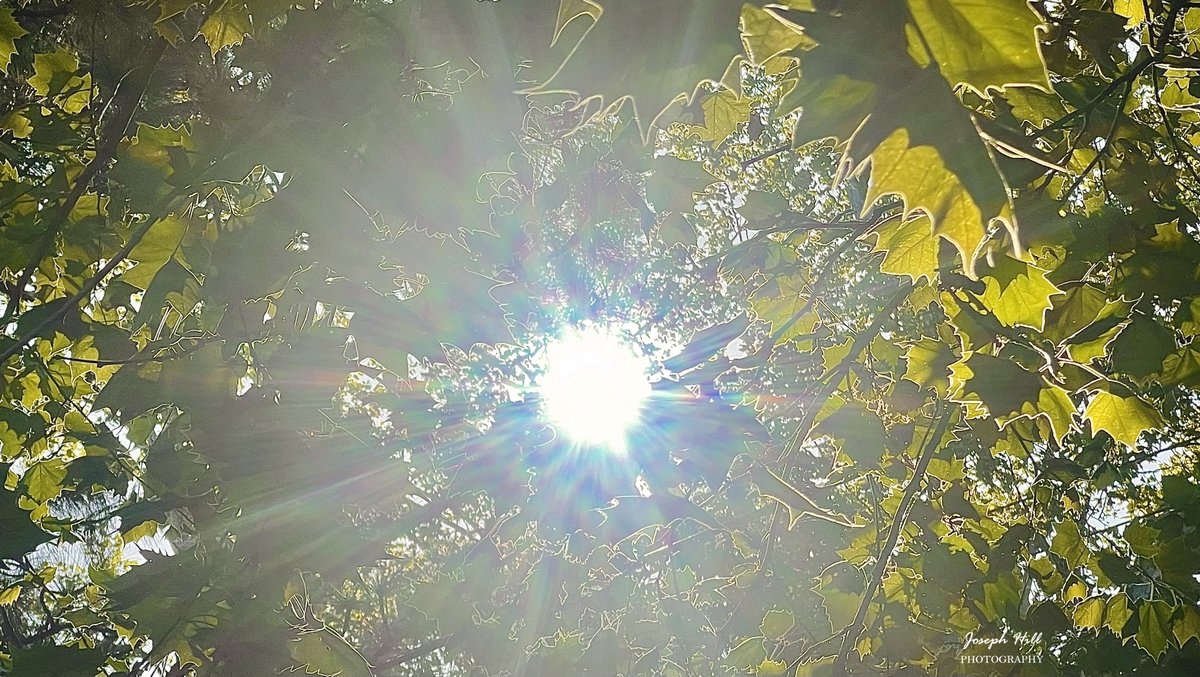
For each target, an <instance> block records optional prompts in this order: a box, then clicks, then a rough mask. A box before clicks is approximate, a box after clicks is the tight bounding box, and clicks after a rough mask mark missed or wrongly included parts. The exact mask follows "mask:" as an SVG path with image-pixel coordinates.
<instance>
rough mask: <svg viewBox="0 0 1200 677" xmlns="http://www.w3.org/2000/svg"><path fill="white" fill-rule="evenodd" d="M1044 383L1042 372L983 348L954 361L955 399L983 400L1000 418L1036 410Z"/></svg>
mask: <svg viewBox="0 0 1200 677" xmlns="http://www.w3.org/2000/svg"><path fill="white" fill-rule="evenodd" d="M1043 383H1044V382H1043V381H1042V378H1041V377H1040V376H1038V375H1037V374H1035V373H1033V372H1031V371H1029V370H1027V369H1025V368H1024V367H1022V366H1021V365H1019V364H1017V363H1016V362H1014V361H1013V360H1010V359H1007V358H1003V357H995V356H993V355H987V354H984V353H980V352H972V353H968V354H966V355H965V356H964V357H963V359H961V360H959V361H958V362H955V363H954V364H952V365H950V396H951V399H954V400H955V401H958V402H962V403H964V404H969V403H972V402H975V403H979V404H982V405H983V406H985V407H987V410H988V411H989V412H991V415H992V416H994V417H997V418H1000V419H1006V418H1008V417H1011V416H1013V415H1017V416H1019V415H1021V414H1022V413H1026V412H1027V411H1029V410H1032V409H1033V407H1034V405H1035V404H1036V403H1037V401H1038V398H1039V397H1041V391H1042V388H1043Z"/></svg>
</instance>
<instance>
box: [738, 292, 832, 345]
mask: <svg viewBox="0 0 1200 677" xmlns="http://www.w3.org/2000/svg"><path fill="white" fill-rule="evenodd" d="M778 290H779V293H778V296H774V297H769V298H761V297H760V298H755V299H754V312H755V313H756V314H757V315H758V317H759V319H762V320H766V321H767V322H770V323H771V333H772V334H773V335H774V336H775V340H776V342H777V343H780V344H782V343H786V342H788V341H792V340H794V339H795V338H797V337H799V336H803V335H806V334H809V333H812V330H813V327H815V326H816V324H817V321H818V320H819V319H820V318H818V317H817V314H816V313H815V312H813V310H812V306H811V305H810V304H809V295H808V294H807V293H806V292H805V286H804V283H803V281H802V280H800V279H799V278H796V279H793V278H783V279H781V280H779V282H778ZM806 308H807V312H805V313H804V314H803V315H800V314H799V313H800V311H802V310H805V309H806Z"/></svg>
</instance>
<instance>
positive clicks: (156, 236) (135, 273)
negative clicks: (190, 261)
mask: <svg viewBox="0 0 1200 677" xmlns="http://www.w3.org/2000/svg"><path fill="white" fill-rule="evenodd" d="M185 232H187V222H185V221H184V220H183V219H180V218H179V217H178V216H176V215H174V214H169V215H167V216H165V217H163V218H162V219H161V220H160V221H159V222H158V223H155V224H154V225H152V226H150V230H148V231H147V232H146V236H145V237H143V238H142V241H141V242H139V243H138V244H137V246H136V247H134V248H133V251H131V252H129V259H130V260H133V261H137V265H136V266H134V267H133V268H131V269H130V270H128V271H126V272H125V274H123V275H122V276H121V278H120V279H121V280H122V281H124V282H126V283H128V284H131V285H133V286H135V287H137V288H139V289H146V288H147V287H149V286H150V281H151V280H153V279H154V276H155V275H156V274H158V270H159V269H160V268H162V267H163V266H164V265H166V263H167V261H170V260H171V257H173V256H174V255H175V251H176V250H177V249H179V243H180V241H181V240H182V239H183V235H184V233H185Z"/></svg>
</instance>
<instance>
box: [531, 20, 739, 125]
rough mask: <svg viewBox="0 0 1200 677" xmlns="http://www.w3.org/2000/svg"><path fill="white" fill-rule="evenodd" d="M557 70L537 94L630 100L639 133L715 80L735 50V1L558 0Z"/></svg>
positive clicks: (611, 103)
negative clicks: (675, 103)
mask: <svg viewBox="0 0 1200 677" xmlns="http://www.w3.org/2000/svg"><path fill="white" fill-rule="evenodd" d="M562 7H563V8H567V7H572V8H574V9H572V10H569V11H566V12H562V13H560V15H559V21H558V26H557V27H556V28H555V32H554V35H555V39H554V41H555V44H556V46H557V47H559V48H560V49H559V51H560V52H564V51H565V52H566V57H565V59H564V61H565V62H564V63H563V65H562V67H561V68H559V70H558V72H557V73H555V74H554V75H553V76H552V77H551V78H550V79H549V80H548V81H547V82H546V83H545V84H544V85H543V86H542V87H540V88H539V90H538V91H539V92H555V91H573V92H578V93H579V94H580V95H581V98H582V99H584V100H588V99H591V98H597V97H598V98H600V99H601V100H602V105H603V106H604V107H605V108H609V107H612V106H614V105H616V104H618V103H620V102H621V101H622V100H624V99H625V98H632V99H633V106H634V112H635V114H636V115H637V118H638V124H639V125H640V126H641V128H642V131H643V136H645V135H646V133H647V131H648V130H649V128H650V126H651V125H652V124H653V123H654V121H655V120H656V119H657V118H658V117H659V115H660V113H662V112H663V110H665V109H666V108H667V106H668V105H669V104H670V103H671V102H673V101H675V100H678V99H682V98H684V97H688V98H689V99H690V98H691V96H692V95H693V94H694V93H695V88H696V86H697V83H699V82H701V81H704V80H708V81H719V80H721V79H722V78H723V77H724V76H725V73H726V71H727V70H729V68H730V66H731V64H732V62H733V60H734V59H735V58H736V57H737V56H738V55H739V54H740V52H741V42H740V36H739V35H738V19H739V17H740V15H741V10H742V6H741V3H738V2H712V3H707V2H706V3H696V2H692V1H691V0H656V1H655V2H653V3H647V2H644V1H643V0H585V1H584V2H573V3H563V5H562Z"/></svg>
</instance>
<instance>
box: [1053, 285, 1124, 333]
mask: <svg viewBox="0 0 1200 677" xmlns="http://www.w3.org/2000/svg"><path fill="white" fill-rule="evenodd" d="M1053 301H1054V307H1053V308H1052V309H1051V310H1050V312H1049V313H1048V314H1047V315H1046V323H1045V336H1046V338H1048V339H1050V340H1051V341H1054V342H1055V343H1062V342H1064V341H1067V340H1070V341H1071V342H1073V343H1074V342H1077V341H1089V340H1093V339H1095V338H1096V337H1097V336H1098V335H1099V334H1100V333H1103V332H1105V331H1107V330H1109V329H1112V328H1113V327H1115V326H1117V324H1118V323H1119V322H1120V321H1121V319H1122V318H1123V317H1124V315H1125V313H1126V312H1128V310H1129V304H1128V303H1127V302H1123V301H1110V300H1109V298H1108V295H1107V294H1105V293H1104V291H1103V290H1101V289H1099V288H1097V287H1094V286H1092V285H1090V284H1078V285H1073V286H1070V287H1067V288H1066V289H1065V290H1064V291H1063V293H1062V294H1059V295H1056V296H1054V297H1053ZM1085 330H1087V331H1085Z"/></svg>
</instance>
